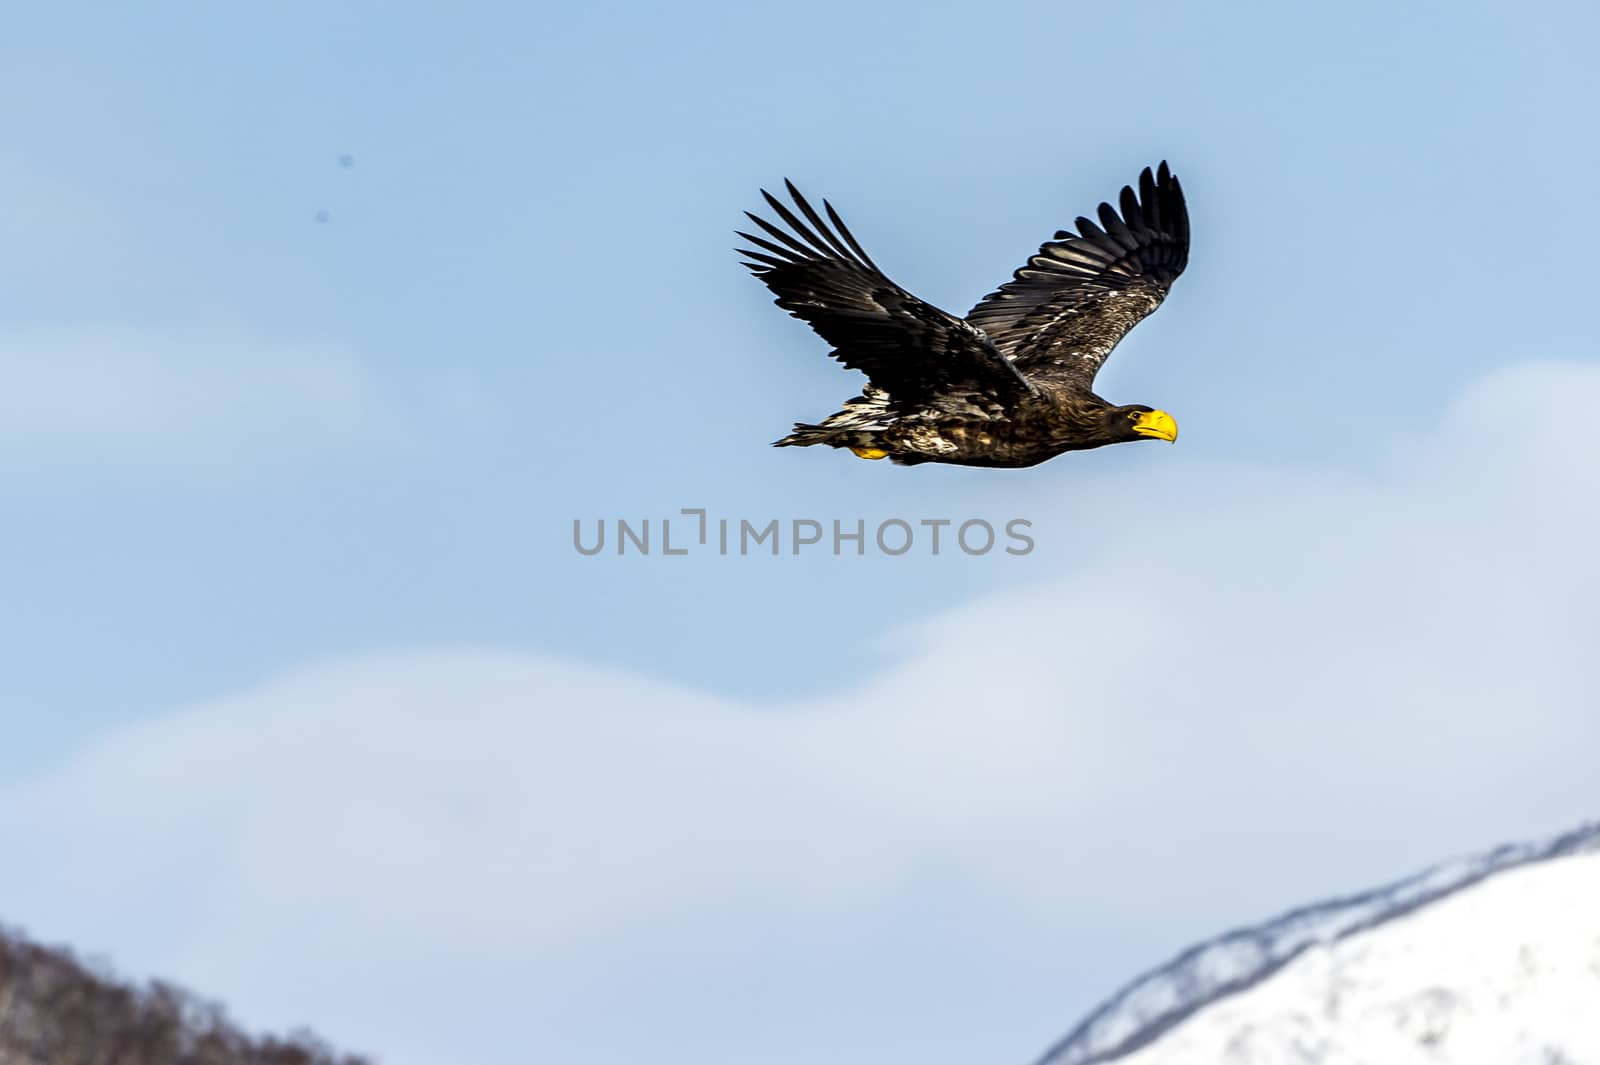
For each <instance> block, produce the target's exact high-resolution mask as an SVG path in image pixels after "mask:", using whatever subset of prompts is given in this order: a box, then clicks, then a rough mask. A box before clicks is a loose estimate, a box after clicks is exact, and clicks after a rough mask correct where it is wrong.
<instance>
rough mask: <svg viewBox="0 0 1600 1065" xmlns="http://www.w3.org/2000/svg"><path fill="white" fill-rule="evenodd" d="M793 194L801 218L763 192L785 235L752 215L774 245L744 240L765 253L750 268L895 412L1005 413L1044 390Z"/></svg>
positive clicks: (755, 255) (752, 257)
mask: <svg viewBox="0 0 1600 1065" xmlns="http://www.w3.org/2000/svg"><path fill="white" fill-rule="evenodd" d="M784 185H785V188H786V189H787V191H788V193H789V196H790V197H791V198H792V199H793V200H794V204H795V207H796V208H797V209H798V211H799V213H798V214H796V212H795V211H794V210H791V209H790V208H789V207H788V206H787V205H786V204H784V203H783V202H782V201H781V200H779V199H778V198H777V197H776V196H773V195H772V194H771V193H769V192H767V191H766V190H764V189H763V190H762V193H761V195H762V196H763V197H764V198H765V199H766V202H767V205H768V206H769V207H771V208H772V210H773V212H774V213H775V214H776V215H777V216H778V218H779V219H781V220H782V222H783V226H778V225H776V224H774V223H772V222H769V221H767V220H766V219H764V218H761V217H759V216H758V215H754V214H751V215H750V216H749V217H750V218H751V219H752V220H753V221H754V222H755V223H756V225H757V226H758V227H759V228H760V230H761V231H762V232H763V233H765V234H767V237H759V236H756V235H754V234H750V233H743V232H741V233H740V234H739V236H740V237H742V238H743V239H745V240H746V241H748V242H749V243H750V244H751V245H753V246H754V248H759V249H761V250H760V251H756V250H753V249H752V248H741V249H739V251H740V254H741V255H743V256H745V258H746V260H748V261H746V262H745V264H744V265H745V266H746V267H747V268H748V269H749V270H750V271H751V272H752V273H754V274H755V275H756V276H757V277H759V278H760V279H761V280H762V281H763V282H764V283H765V284H766V286H767V287H768V288H770V289H771V290H772V291H773V293H774V294H775V295H776V296H777V300H776V303H777V304H778V306H780V307H782V308H783V309H784V310H786V311H788V312H789V313H790V314H792V315H794V316H795V317H796V318H799V319H801V320H802V321H804V322H806V323H807V324H808V325H810V326H811V328H812V329H814V330H816V332H817V333H818V335H820V336H821V337H822V338H823V339H824V340H826V341H827V342H828V343H830V344H832V345H833V347H834V351H833V356H834V358H836V359H838V360H839V361H840V362H842V363H844V364H845V365H846V366H848V367H850V368H852V369H857V370H862V371H864V372H865V373H866V375H867V377H868V378H869V379H870V380H871V381H872V383H873V384H874V385H876V386H878V387H879V388H881V389H883V390H884V391H886V392H888V393H889V395H890V397H891V406H892V407H895V408H897V409H906V408H911V407H918V406H922V405H924V404H927V403H930V402H937V401H938V399H939V398H940V397H951V398H952V399H957V398H958V399H959V400H960V402H961V403H962V404H963V405H964V406H969V407H970V406H971V405H972V403H973V401H974V400H986V401H987V403H988V405H992V406H993V407H994V408H995V409H996V410H997V411H1000V410H1002V409H1003V408H1004V406H1005V405H1007V404H1009V403H1010V402H1012V401H1014V400H1015V399H1017V398H1018V397H1019V396H1021V395H1023V394H1026V393H1030V392H1032V391H1033V390H1034V389H1033V385H1032V384H1031V383H1030V382H1029V381H1028V379H1027V377H1026V376H1024V375H1023V373H1022V372H1021V371H1020V370H1019V369H1018V368H1017V366H1016V365H1015V364H1013V363H1012V362H1011V361H1010V360H1008V359H1007V358H1005V357H1004V356H1003V355H1002V354H1001V353H1000V352H999V350H997V349H996V347H995V345H994V344H993V343H991V342H990V340H989V338H988V337H987V336H985V335H984V333H983V330H981V329H979V328H977V327H976V326H974V325H972V324H970V323H969V322H966V321H964V320H962V319H960V318H957V317H956V316H955V315H953V314H950V313H948V312H946V311H942V310H940V309H939V308H937V307H935V306H933V305H932V304H930V303H926V302H924V301H922V300H920V299H918V298H917V297H916V296H913V295H912V294H911V293H909V292H907V291H906V290H905V289H903V288H901V287H900V286H899V285H897V284H895V283H894V282H893V281H891V280H889V278H888V277H887V276H885V275H884V273H883V271H881V270H880V269H878V267H877V265H876V264H875V263H873V261H872V260H871V259H870V258H868V257H867V254H866V252H865V251H863V250H862V248H861V244H860V242H858V241H857V240H856V238H855V236H854V235H853V234H852V233H851V232H850V230H849V228H848V227H846V226H845V224H844V221H843V220H842V219H841V218H840V217H839V214H838V212H837V211H835V210H834V209H833V207H832V205H831V204H829V203H828V202H827V201H823V210H824V211H825V212H826V214H827V218H826V219H825V218H824V217H823V216H822V215H821V214H819V213H818V212H817V210H816V209H815V208H814V207H812V206H811V204H810V203H809V202H808V201H807V200H806V198H805V197H804V196H802V195H801V194H800V190H799V189H797V188H795V187H794V185H793V184H792V183H790V182H788V181H785V182H784ZM830 223H831V224H830ZM784 227H787V228H784ZM767 238H771V239H767ZM984 405H985V404H984V403H982V402H980V403H979V404H978V406H979V407H982V406H984Z"/></svg>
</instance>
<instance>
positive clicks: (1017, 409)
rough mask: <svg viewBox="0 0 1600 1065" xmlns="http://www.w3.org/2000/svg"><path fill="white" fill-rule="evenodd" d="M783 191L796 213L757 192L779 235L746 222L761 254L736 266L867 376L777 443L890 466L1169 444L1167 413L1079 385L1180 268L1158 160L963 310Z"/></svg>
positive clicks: (1174, 222)
mask: <svg viewBox="0 0 1600 1065" xmlns="http://www.w3.org/2000/svg"><path fill="white" fill-rule="evenodd" d="M788 190H789V194H790V196H792V197H793V199H794V202H795V205H796V207H798V208H799V210H800V212H801V214H802V215H804V218H805V220H804V221H802V220H801V218H800V217H798V216H796V215H795V213H794V212H793V211H791V210H790V209H789V208H788V207H786V206H784V205H783V204H782V203H781V202H779V201H778V199H777V198H776V197H773V196H771V195H769V194H766V193H763V195H765V196H766V199H767V203H768V204H769V205H770V206H771V207H772V208H773V210H774V211H776V212H777V214H778V216H779V217H780V218H781V219H782V220H783V222H784V223H785V224H786V225H787V226H788V229H784V228H781V227H779V226H777V225H775V224H773V223H771V222H768V221H766V220H765V219H762V218H759V217H757V216H755V215H750V218H751V219H752V220H753V221H755V223H756V224H757V225H758V226H760V227H761V229H762V230H763V231H764V232H765V233H766V234H767V238H771V239H767V238H763V237H757V236H753V235H751V234H748V233H741V234H740V236H742V237H744V238H745V239H746V240H748V241H750V242H752V243H753V244H755V245H757V246H758V247H759V248H761V249H762V250H761V251H751V250H746V251H744V254H745V255H746V256H747V257H748V258H749V259H750V260H752V261H750V262H747V263H746V264H745V265H746V266H748V267H750V269H751V270H752V271H754V272H755V274H756V276H758V277H760V278H761V280H762V281H764V282H765V283H766V284H767V286H768V287H769V288H771V289H772V290H773V292H775V293H776V294H777V296H778V299H777V303H778V306H780V307H783V308H784V309H785V310H787V311H789V312H790V313H791V314H793V315H794V316H795V317H797V318H801V319H803V320H805V321H806V322H808V323H810V324H811V326H812V328H814V329H815V330H816V331H817V332H818V333H819V334H820V335H821V336H822V337H823V339H825V340H827V341H829V342H830V343H832V344H833V345H834V352H833V354H834V357H835V358H837V359H839V360H840V361H841V362H843V363H844V364H845V365H846V366H850V367H853V368H856V369H860V370H864V371H865V372H866V374H867V376H868V378H869V381H870V383H869V384H868V385H867V386H866V388H864V389H863V390H862V394H861V395H860V396H858V397H856V398H855V399H852V400H849V401H847V402H846V403H845V405H844V409H843V410H841V411H839V412H838V413H836V414H833V415H831V416H829V417H828V418H825V419H823V420H822V421H821V422H819V423H817V424H814V425H812V424H806V423H801V424H798V425H796V426H795V428H794V432H793V433H792V434H790V435H789V436H786V437H784V438H783V439H782V440H779V441H777V444H778V446H780V447H785V446H809V445H811V444H827V445H829V446H832V447H843V448H849V449H851V450H852V451H854V452H855V453H856V454H857V455H860V456H862V457H863V458H885V457H888V458H893V459H894V460H895V461H896V462H897V463H900V464H902V465H915V464H918V463H923V462H944V463H956V464H960V465H966V466H1010V467H1017V466H1033V465H1037V464H1038V463H1040V462H1043V461H1045V460H1046V459H1050V458H1054V457H1055V456H1057V455H1060V454H1062V453H1063V452H1067V451H1082V450H1085V449H1088V448H1095V447H1102V446H1104V445H1106V444H1115V443H1120V442H1123V441H1130V440H1140V439H1161V440H1173V439H1175V438H1176V436H1177V425H1176V424H1175V423H1174V422H1173V420H1172V418H1171V416H1170V415H1167V414H1166V413H1165V412H1163V411H1156V410H1152V409H1151V408H1150V407H1147V406H1143V405H1131V406H1115V405H1113V404H1110V403H1108V402H1106V401H1105V400H1104V399H1101V398H1100V397H1099V396H1098V395H1096V394H1095V393H1094V391H1093V390H1092V386H1093V384H1094V377H1095V374H1096V372H1097V371H1098V370H1099V368H1100V366H1101V365H1102V364H1103V363H1104V362H1105V360H1106V358H1107V356H1109V355H1110V354H1111V350H1112V349H1113V348H1114V347H1115V346H1116V344H1117V342H1118V341H1119V340H1121V339H1122V337H1123V336H1124V335H1125V334H1126V333H1127V332H1128V330H1130V329H1132V328H1133V327H1134V326H1135V325H1137V324H1138V323H1139V322H1140V321H1141V320H1142V319H1143V318H1144V317H1145V316H1146V315H1148V314H1149V313H1150V312H1151V311H1153V310H1155V309H1156V307H1158V306H1160V304H1161V301H1162V299H1163V298H1164V297H1165V296H1166V293H1167V291H1168V289H1169V288H1170V287H1171V285H1172V282H1173V281H1174V280H1175V279H1176V278H1177V277H1178V275H1179V274H1180V273H1182V272H1183V268H1184V265H1185V264H1186V263H1187V261H1188V252H1189V220H1188V212H1187V209H1186V207H1185V205H1184V201H1183V191H1182V189H1181V188H1180V186H1179V185H1178V180H1177V178H1175V177H1173V176H1172V174H1171V173H1170V172H1169V171H1168V170H1167V166H1166V164H1165V163H1163V164H1161V167H1160V169H1159V171H1158V172H1156V173H1154V174H1153V173H1152V172H1151V171H1150V170H1148V169H1146V170H1145V171H1144V173H1142V174H1141V175H1140V178H1139V192H1138V194H1135V193H1134V191H1133V189H1132V188H1124V189H1123V190H1122V196H1121V199H1120V202H1121V207H1122V212H1121V214H1120V215H1119V214H1118V212H1117V211H1116V210H1115V209H1113V208H1112V207H1111V206H1110V205H1109V204H1101V205H1100V210H1099V217H1100V225H1096V224H1095V223H1094V222H1091V221H1090V220H1089V219H1087V218H1079V219H1078V221H1077V225H1078V232H1077V233H1069V232H1060V233H1057V234H1056V236H1055V239H1054V240H1052V241H1050V242H1047V243H1046V244H1045V245H1044V246H1043V247H1041V248H1040V249H1039V252H1038V254H1036V255H1034V256H1033V257H1032V258H1030V259H1029V260H1028V263H1027V264H1026V265H1024V266H1023V267H1022V268H1021V269H1019V270H1018V271H1017V272H1016V273H1015V275H1013V278H1012V280H1011V281H1008V282H1007V283H1006V284H1004V285H1002V286H1001V287H1000V288H999V289H998V290H997V291H995V292H993V293H991V294H989V295H988V296H986V297H984V298H983V300H981V301H980V302H979V303H978V305H977V306H976V307H974V308H973V309H972V311H971V313H969V314H968V315H967V317H966V318H964V319H963V318H957V317H955V316H954V315H951V314H948V313H947V312H945V311H941V310H939V309H938V308H936V307H934V306H932V305H931V304H928V303H925V302H923V301H922V300H919V299H917V297H915V296H913V295H911V294H910V293H909V292H906V291H905V290H904V289H902V288H900V287H899V286H898V285H896V284H895V283H894V282H893V281H890V280H889V279H888V277H886V276H885V275H884V274H883V272H882V271H881V270H879V269H878V267H877V265H876V264H875V263H873V262H872V260H871V259H870V258H868V257H867V255H866V253H865V252H864V251H863V250H862V248H861V245H860V244H859V243H857V242H856V239H855V237H854V236H852V235H851V233H850V231H849V230H848V229H847V228H846V227H845V225H844V222H843V221H842V220H841V219H840V218H839V216H838V214H837V213H836V212H835V211H834V210H833V208H832V207H831V206H829V205H828V204H827V203H826V202H824V204H823V209H824V210H825V211H826V213H827V220H826V221H825V220H824V219H823V217H822V216H821V215H819V214H818V213H817V211H816V210H815V209H814V208H812V206H811V205H810V204H809V203H807V202H806V200H805V199H804V197H802V196H801V195H800V193H799V191H798V190H796V189H795V187H794V186H793V185H788ZM830 223H831V225H830Z"/></svg>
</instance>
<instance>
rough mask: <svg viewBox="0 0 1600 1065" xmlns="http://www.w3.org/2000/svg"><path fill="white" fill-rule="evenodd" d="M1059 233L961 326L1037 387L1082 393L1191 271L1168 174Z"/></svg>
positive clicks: (1180, 206)
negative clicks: (1046, 384) (1045, 382)
mask: <svg viewBox="0 0 1600 1065" xmlns="http://www.w3.org/2000/svg"><path fill="white" fill-rule="evenodd" d="M1138 187H1139V191H1138V192H1137V193H1135V192H1134V190H1133V188H1132V187H1131V186H1125V187H1124V188H1123V189H1122V192H1121V194H1120V195H1119V196H1118V197H1117V202H1118V204H1119V206H1120V207H1121V212H1120V213H1119V212H1118V211H1117V209H1116V208H1113V207H1112V206H1111V205H1110V204H1109V203H1102V204H1101V205H1100V207H1099V208H1098V210H1097V211H1096V214H1097V215H1098V217H1099V224H1098V225H1096V224H1095V222H1094V221H1092V220H1090V219H1089V218H1084V217H1080V218H1078V219H1077V222H1076V225H1077V229H1078V231H1077V233H1072V232H1069V231H1067V230H1062V231H1060V232H1058V233H1057V234H1056V235H1055V239H1054V240H1052V241H1049V242H1047V243H1045V244H1044V245H1042V246H1041V247H1040V248H1039V251H1038V253H1037V254H1035V255H1033V256H1031V257H1029V259H1028V262H1027V264H1026V265H1025V266H1023V267H1022V268H1021V269H1019V270H1017V271H1016V273H1015V274H1014V275H1012V279H1011V280H1010V281H1008V282H1006V283H1005V284H1003V285H1001V286H1000V287H999V289H997V290H996V291H994V292H991V293H990V294H989V295H987V296H985V297H984V298H983V299H982V300H980V301H979V303H978V305H977V306H976V307H974V308H973V309H972V312H971V313H970V314H968V315H967V321H969V322H971V323H972V324H973V325H975V326H977V327H978V328H980V329H982V330H983V331H984V332H985V333H986V334H988V336H989V338H990V339H991V340H992V341H993V342H994V345H995V347H997V348H998V349H999V350H1000V352H1001V353H1002V354H1003V355H1005V357H1006V358H1008V359H1011V360H1012V361H1013V362H1015V363H1016V365H1017V366H1018V367H1019V368H1021V369H1022V370H1023V371H1024V372H1025V373H1027V374H1028V375H1029V376H1030V377H1033V378H1058V379H1062V380H1067V381H1071V382H1073V383H1076V384H1078V385H1081V386H1082V387H1084V388H1088V387H1090V386H1092V385H1093V383H1094V378H1095V374H1096V373H1098V372H1099V370H1100V367H1101V366H1102V365H1104V364H1105V361H1106V359H1107V358H1108V357H1109V356H1110V354H1111V351H1112V349H1113V348H1115V347H1116V346H1117V343H1118V342H1119V341H1120V340H1121V339H1122V338H1123V337H1124V336H1126V335H1127V333H1128V331H1129V330H1130V329H1132V328H1133V327H1134V326H1136V325H1138V324H1139V322H1140V321H1142V320H1143V319H1144V318H1145V316H1146V315H1148V314H1150V312H1151V311H1154V310H1155V309H1156V308H1157V307H1159V306H1160V305H1161V301H1162V300H1163V299H1165V298H1166V295H1167V292H1168V291H1169V290H1170V289H1171V288H1172V283H1173V282H1174V281H1175V280H1177V278H1178V275H1179V274H1181V273H1183V268H1184V267H1185V266H1186V265H1187V264H1188V261H1189V213H1188V208H1187V207H1186V205H1185V204H1184V199H1183V188H1182V186H1181V185H1179V183H1178V179H1177V177H1175V176H1174V175H1173V174H1172V172H1171V170H1169V169H1168V168H1167V164H1166V163H1165V162H1163V163H1162V164H1161V165H1160V167H1159V168H1158V169H1157V170H1155V171H1154V172H1152V171H1151V170H1150V168H1149V167H1146V168H1145V170H1144V171H1143V173H1141V174H1140V175H1139V181H1138Z"/></svg>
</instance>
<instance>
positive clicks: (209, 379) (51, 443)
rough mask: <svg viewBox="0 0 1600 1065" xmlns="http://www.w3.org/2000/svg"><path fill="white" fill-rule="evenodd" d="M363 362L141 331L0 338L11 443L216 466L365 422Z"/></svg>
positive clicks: (44, 452) (2, 403)
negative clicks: (254, 451)
mask: <svg viewBox="0 0 1600 1065" xmlns="http://www.w3.org/2000/svg"><path fill="white" fill-rule="evenodd" d="M370 393H371V384H370V382H369V381H368V380H367V378H366V374H365V372H364V370H363V367H362V366H361V364H360V363H359V362H358V361H357V360H356V359H355V358H354V357H353V356H352V355H351V354H350V353H349V352H346V351H343V350H340V349H337V348H329V347H319V346H306V345H293V344H271V343H261V342H258V341H251V340H241V339H239V338H230V337H217V336H200V335H182V334H178V335H173V334H168V333H163V332H160V331H153V330H144V329H132V328H99V329H95V328H71V329H31V330H24V331H11V332H8V333H4V334H0V447H3V449H4V453H5V454H6V455H7V457H8V458H7V461H8V462H9V463H12V464H16V463H20V462H38V461H47V460H51V459H56V458H62V457H65V458H71V459H77V458H85V457H88V458H113V459H120V458H127V457H138V458H150V457H162V458H168V459H172V458H180V459H184V460H186V461H193V462H200V463H210V462H217V461H222V460H226V459H228V458H230V457H232V456H234V455H237V454H239V453H241V452H242V451H249V450H252V449H255V448H258V447H260V446H262V445H264V444H266V445H281V444H285V443H290V444H292V443H297V442H307V441H310V442H317V441H323V440H326V439H328V438H329V437H330V436H338V435H341V434H345V433H349V432H351V431H353V430H354V429H356V428H357V427H359V426H360V424H361V423H362V420H363V418H364V417H365V416H366V415H367V413H368V412H367V407H368V405H369V403H370V401H371V394H370Z"/></svg>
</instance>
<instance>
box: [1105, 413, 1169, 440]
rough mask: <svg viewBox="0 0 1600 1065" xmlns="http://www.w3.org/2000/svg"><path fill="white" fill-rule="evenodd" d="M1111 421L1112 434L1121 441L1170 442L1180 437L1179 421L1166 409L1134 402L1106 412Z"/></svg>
mask: <svg viewBox="0 0 1600 1065" xmlns="http://www.w3.org/2000/svg"><path fill="white" fill-rule="evenodd" d="M1106 417H1107V418H1108V419H1109V420H1110V422H1111V434H1112V436H1114V437H1115V438H1116V439H1117V440H1118V441H1119V442H1121V441H1126V440H1165V441H1167V442H1168V443H1169V444H1170V443H1174V442H1176V441H1177V439H1178V423H1177V422H1176V421H1174V420H1173V418H1172V415H1170V414H1168V413H1167V412H1166V411H1164V410H1156V409H1155V408H1154V407H1146V406H1145V405H1144V404H1142V403H1133V404H1130V405H1128V406H1126V407H1112V408H1111V409H1110V410H1109V411H1107V412H1106Z"/></svg>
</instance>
